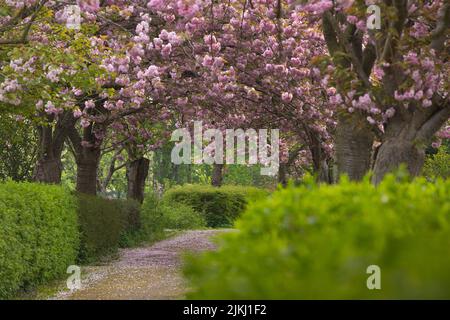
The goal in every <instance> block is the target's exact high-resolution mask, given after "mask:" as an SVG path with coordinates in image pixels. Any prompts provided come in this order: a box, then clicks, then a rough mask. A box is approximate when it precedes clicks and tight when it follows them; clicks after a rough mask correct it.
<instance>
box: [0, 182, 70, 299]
mask: <svg viewBox="0 0 450 320" xmlns="http://www.w3.org/2000/svg"><path fill="white" fill-rule="evenodd" d="M78 246H79V234H78V224H77V209H76V201H75V200H74V198H73V197H72V195H71V194H70V192H68V191H67V190H65V189H63V188H60V187H57V186H48V185H39V184H32V183H14V182H6V183H2V184H0V298H8V297H11V296H13V295H14V294H15V293H16V292H17V291H18V290H21V289H27V288H29V287H33V286H35V285H37V284H41V283H45V282H47V281H49V280H52V279H55V278H57V277H59V276H61V275H63V274H65V272H66V270H67V267H68V266H69V265H72V264H74V262H75V260H76V257H77V252H78Z"/></svg>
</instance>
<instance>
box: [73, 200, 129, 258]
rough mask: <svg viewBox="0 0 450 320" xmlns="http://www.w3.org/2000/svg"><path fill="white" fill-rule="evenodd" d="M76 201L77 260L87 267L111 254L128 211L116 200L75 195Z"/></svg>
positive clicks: (116, 245)
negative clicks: (78, 235)
mask: <svg viewBox="0 0 450 320" xmlns="http://www.w3.org/2000/svg"><path fill="white" fill-rule="evenodd" d="M78 201H79V211H78V214H79V222H80V232H81V247H80V253H79V260H80V261H81V262H83V263H88V262H92V261H95V260H96V259H97V258H98V257H101V256H103V255H107V254H111V253H114V252H115V250H117V248H118V246H119V241H120V239H121V237H122V235H123V234H124V232H125V230H126V229H127V225H128V217H127V210H130V211H131V209H130V208H129V207H128V205H126V204H124V203H123V202H121V201H118V200H109V199H103V198H99V197H94V196H90V195H84V194H79V195H78ZM124 208H126V210H124Z"/></svg>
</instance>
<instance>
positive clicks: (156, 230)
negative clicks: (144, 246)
mask: <svg viewBox="0 0 450 320" xmlns="http://www.w3.org/2000/svg"><path fill="white" fill-rule="evenodd" d="M163 235H164V226H163V221H162V212H161V210H160V209H159V200H158V198H157V197H156V196H155V195H153V194H149V195H148V196H147V197H146V198H145V201H144V203H143V205H142V207H141V208H140V218H139V228H138V229H136V228H133V229H132V230H130V231H128V232H126V233H125V234H124V236H123V237H122V239H121V245H122V246H123V247H133V246H136V245H139V244H141V243H143V242H153V241H156V240H159V239H161V238H163Z"/></svg>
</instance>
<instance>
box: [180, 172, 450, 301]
mask: <svg viewBox="0 0 450 320" xmlns="http://www.w3.org/2000/svg"><path fill="white" fill-rule="evenodd" d="M405 180H406V179H405ZM237 227H238V229H239V230H240V231H239V232H232V233H229V234H226V235H224V236H223V238H221V242H220V243H221V246H220V250H219V251H217V252H209V253H206V254H204V255H202V256H200V257H197V258H196V257H194V256H192V257H190V258H189V259H188V261H187V265H186V268H185V274H186V275H187V276H188V278H189V279H190V282H191V286H192V287H193V289H194V290H193V292H192V293H191V294H190V295H189V297H190V298H202V299H204V298H206V299H283V298H285V299H304V298H307V299H315V298H324V299H328V298H332V299H336V298H339V299H348V298H350V299H355V298H358V299H366V298H369V299H370V298H387V299H391V298H395V299H405V298H412V299H416V298H445V299H449V298H450V273H449V272H448V270H450V255H449V254H448V250H449V248H450V181H442V180H438V181H437V182H436V183H435V184H431V183H428V182H426V181H425V180H424V179H418V180H415V181H414V182H412V183H408V182H406V181H403V182H402V181H397V180H396V178H395V177H393V176H390V177H387V178H386V179H385V180H384V181H383V182H382V183H381V184H380V185H379V186H378V187H374V186H372V185H371V184H370V183H369V182H368V181H365V182H363V183H352V182H348V181H347V180H345V179H344V180H343V181H342V182H341V183H340V184H339V185H337V186H317V185H314V184H313V183H308V184H305V185H303V186H301V187H297V188H294V187H291V188H288V189H286V190H280V191H277V192H276V193H275V194H274V195H273V196H272V197H271V198H269V199H268V200H266V201H262V202H259V203H254V204H252V205H251V207H250V208H249V210H248V211H247V212H246V213H245V214H244V215H243V216H242V219H241V220H240V221H238V222H237ZM370 265H377V266H379V267H380V268H381V290H368V288H367V286H366V283H367V279H368V277H369V276H370V275H369V274H367V273H366V270H367V268H368V266H370Z"/></svg>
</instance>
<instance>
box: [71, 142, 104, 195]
mask: <svg viewBox="0 0 450 320" xmlns="http://www.w3.org/2000/svg"><path fill="white" fill-rule="evenodd" d="M75 158H76V163H77V191H78V192H81V193H85V194H91V195H96V194H97V173H98V166H99V163H100V148H99V147H96V146H94V147H83V151H82V152H81V153H79V154H77V155H76V157H75Z"/></svg>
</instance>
